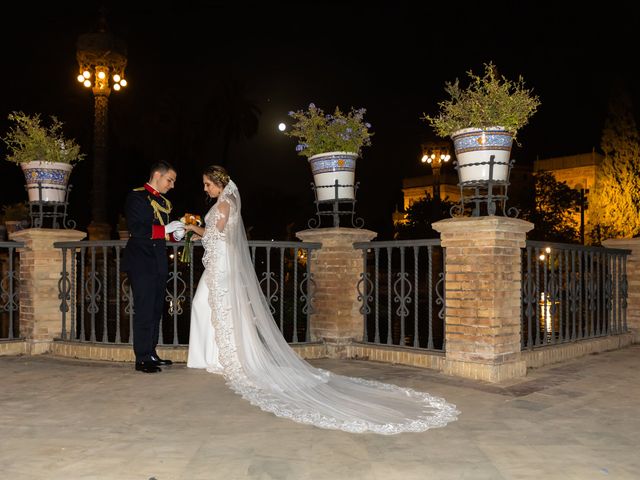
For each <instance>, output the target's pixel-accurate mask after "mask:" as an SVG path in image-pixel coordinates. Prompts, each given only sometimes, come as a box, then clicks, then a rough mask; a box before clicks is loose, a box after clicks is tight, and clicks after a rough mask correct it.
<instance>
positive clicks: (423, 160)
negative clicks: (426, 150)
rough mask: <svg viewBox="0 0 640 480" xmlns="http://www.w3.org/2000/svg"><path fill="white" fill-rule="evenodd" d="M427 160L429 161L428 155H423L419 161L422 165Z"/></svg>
mask: <svg viewBox="0 0 640 480" xmlns="http://www.w3.org/2000/svg"><path fill="white" fill-rule="evenodd" d="M428 159H429V156H428V155H423V156H422V158H421V159H420V161H421V162H422V163H427V160H428Z"/></svg>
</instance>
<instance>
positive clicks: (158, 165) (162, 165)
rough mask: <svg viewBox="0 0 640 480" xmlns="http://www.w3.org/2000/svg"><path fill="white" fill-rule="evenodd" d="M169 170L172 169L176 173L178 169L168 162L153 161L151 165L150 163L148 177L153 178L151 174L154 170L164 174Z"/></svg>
mask: <svg viewBox="0 0 640 480" xmlns="http://www.w3.org/2000/svg"><path fill="white" fill-rule="evenodd" d="M169 170H173V171H174V172H176V173H178V171H177V170H176V169H175V168H174V167H173V165H171V164H170V163H169V162H165V161H164V160H160V161H158V162H155V163H154V164H153V165H151V170H149V178H153V174H154V173H155V172H160V173H162V174H163V175H164V174H165V173H167V172H168V171H169Z"/></svg>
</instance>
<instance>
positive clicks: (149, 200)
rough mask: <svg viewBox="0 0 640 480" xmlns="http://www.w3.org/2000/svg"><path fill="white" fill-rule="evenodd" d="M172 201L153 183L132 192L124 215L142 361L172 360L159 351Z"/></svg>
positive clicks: (161, 362)
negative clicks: (157, 350)
mask: <svg viewBox="0 0 640 480" xmlns="http://www.w3.org/2000/svg"><path fill="white" fill-rule="evenodd" d="M170 213H171V202H170V201H169V200H168V199H167V198H165V197H164V196H162V195H161V194H160V192H158V191H157V190H155V189H154V188H153V187H152V186H151V185H149V184H145V186H144V187H141V188H136V189H134V190H133V191H131V192H129V194H128V195H127V199H126V202H125V216H126V218H127V228H128V229H129V240H128V241H127V245H126V248H125V250H124V254H123V259H122V270H123V271H125V272H127V275H128V277H129V283H130V284H131V289H132V291H133V307H134V317H133V350H134V352H135V355H136V368H138V366H139V365H149V364H152V365H153V364H155V365H156V366H157V365H164V364H170V363H171V362H170V361H168V360H159V358H158V355H157V353H156V346H157V345H158V333H159V328H160V319H161V318H162V314H163V308H164V300H165V288H166V283H167V275H168V272H169V266H168V262H167V251H166V240H173V236H172V235H165V227H164V226H165V225H167V224H168V223H169V214H170Z"/></svg>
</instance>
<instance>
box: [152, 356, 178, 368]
mask: <svg viewBox="0 0 640 480" xmlns="http://www.w3.org/2000/svg"><path fill="white" fill-rule="evenodd" d="M151 361H152V362H153V363H155V364H156V366H160V365H173V362H172V361H171V360H163V359H162V358H160V357H158V356H156V355H151Z"/></svg>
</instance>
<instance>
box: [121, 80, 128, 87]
mask: <svg viewBox="0 0 640 480" xmlns="http://www.w3.org/2000/svg"><path fill="white" fill-rule="evenodd" d="M120 85H122V86H123V87H126V86H127V81H126V80H125V79H124V78H123V79H122V80H120Z"/></svg>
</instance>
